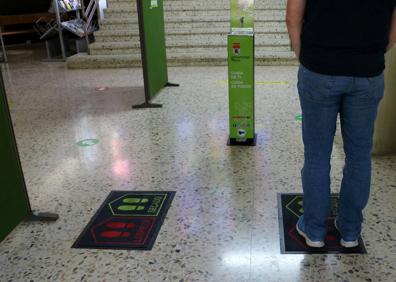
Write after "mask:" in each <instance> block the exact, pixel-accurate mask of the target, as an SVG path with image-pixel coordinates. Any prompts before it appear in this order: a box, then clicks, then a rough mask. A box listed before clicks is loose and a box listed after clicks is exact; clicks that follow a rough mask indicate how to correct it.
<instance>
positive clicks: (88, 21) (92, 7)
mask: <svg viewBox="0 0 396 282" xmlns="http://www.w3.org/2000/svg"><path fill="white" fill-rule="evenodd" d="M81 2H82V3H81V4H82V9H83V16H84V20H85V41H86V43H87V50H88V54H90V53H91V52H90V49H89V32H90V30H91V25H92V19H93V17H94V15H95V13H96V12H97V11H98V7H99V0H91V1H90V2H89V4H88V6H87V8H85V7H84V1H81Z"/></svg>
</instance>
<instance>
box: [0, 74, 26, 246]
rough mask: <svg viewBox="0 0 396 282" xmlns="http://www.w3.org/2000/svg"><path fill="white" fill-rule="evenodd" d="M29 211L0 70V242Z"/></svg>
mask: <svg viewBox="0 0 396 282" xmlns="http://www.w3.org/2000/svg"><path fill="white" fill-rule="evenodd" d="M29 212H30V205H29V201H28V198H27V195H26V188H25V180H24V178H23V173H22V168H21V165H20V162H19V156H18V151H17V147H16V142H15V136H14V131H13V128H12V122H11V117H10V113H9V109H8V103H7V97H6V93H5V88H4V82H3V76H2V73H1V70H0V241H1V240H3V239H4V238H5V237H6V236H7V234H8V233H9V232H11V231H12V229H13V228H14V227H15V226H17V225H18V223H20V222H21V221H22V220H23V219H24V218H25V217H26V216H27V215H28V213H29Z"/></svg>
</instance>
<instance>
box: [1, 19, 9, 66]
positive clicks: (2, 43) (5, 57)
mask: <svg viewBox="0 0 396 282" xmlns="http://www.w3.org/2000/svg"><path fill="white" fill-rule="evenodd" d="M2 32H3V27H2V26H0V41H1V48H2V49H3V59H4V62H5V63H6V62H8V59H7V54H6V49H5V45H4V39H3V35H2Z"/></svg>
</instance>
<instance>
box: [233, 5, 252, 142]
mask: <svg viewBox="0 0 396 282" xmlns="http://www.w3.org/2000/svg"><path fill="white" fill-rule="evenodd" d="M253 15H254V0H231V33H230V34H229V35H228V47H227V49H228V50H227V51H228V91H229V95H228V98H229V128H230V135H229V139H228V143H227V144H228V145H230V146H235V145H242V146H255V145H256V139H257V134H256V132H255V123H254V84H255V83H254V31H253V23H254V20H253Z"/></svg>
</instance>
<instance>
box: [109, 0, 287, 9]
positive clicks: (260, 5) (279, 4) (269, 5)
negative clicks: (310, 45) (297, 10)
mask: <svg viewBox="0 0 396 282" xmlns="http://www.w3.org/2000/svg"><path fill="white" fill-rule="evenodd" d="M108 8H110V9H114V10H122V9H126V10H129V11H131V10H133V11H136V9H137V5H136V3H135V2H132V1H125V2H117V3H108ZM224 9H226V10H228V11H229V10H230V1H229V0H227V1H224V0H223V1H214V2H205V1H165V2H164V11H181V10H184V11H186V10H200V11H208V10H224ZM263 9H266V10H274V9H286V2H284V1H270V2H268V1H267V2H265V1H260V2H256V5H255V10H263Z"/></svg>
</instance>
